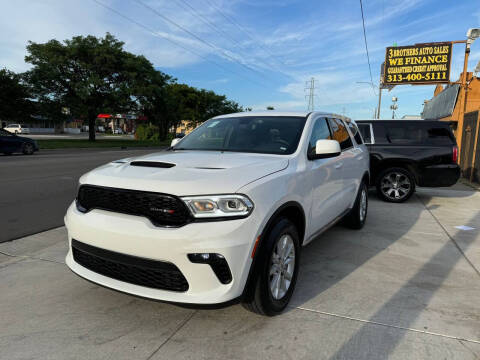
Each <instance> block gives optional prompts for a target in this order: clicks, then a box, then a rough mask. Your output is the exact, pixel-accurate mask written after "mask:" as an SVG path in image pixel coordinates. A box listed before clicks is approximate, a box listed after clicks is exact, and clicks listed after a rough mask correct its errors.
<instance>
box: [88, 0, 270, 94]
mask: <svg viewBox="0 0 480 360" xmlns="http://www.w3.org/2000/svg"><path fill="white" fill-rule="evenodd" d="M92 1H94V2H95V3H97V4H98V5H100V6H102V7H103V8H105V9H107V10H110V11H111V12H113V13H115V14H117V15H118V16H120V17H121V18H123V19H125V20H127V21H129V22H131V23H132V24H135V25H137V26H138V27H141V28H143V29H144V30H146V31H147V32H149V33H150V34H151V35H153V36H156V37H159V38H162V39H164V40H167V41H168V42H170V43H172V44H174V45H175V46H178V47H180V48H182V49H184V50H186V51H188V52H190V53H192V54H194V55H196V56H198V57H199V58H202V59H204V60H206V61H208V62H210V63H212V64H215V65H216V66H218V67H219V68H221V69H223V70H224V71H226V72H230V73H232V74H235V75H237V76H239V77H241V78H243V79H245V80H247V81H250V82H251V83H253V84H255V85H259V86H262V87H265V88H267V87H266V86H265V84H262V83H259V82H257V81H254V80H252V79H250V78H248V77H246V76H244V75H243V74H241V73H238V72H236V71H232V70H231V69H229V68H227V67H225V66H223V65H222V64H220V63H218V62H216V61H214V60H212V59H209V58H208V57H207V56H204V55H201V54H199V53H198V52H196V51H194V50H192V49H190V48H188V47H186V46H183V45H182V44H180V43H178V42H177V41H174V40H172V39H170V38H169V37H168V36H165V35H162V34H159V33H158V32H156V31H155V30H153V29H152V28H149V27H148V26H145V25H144V24H141V23H139V22H138V21H136V20H134V19H132V18H129V17H128V16H126V15H124V14H122V13H121V12H119V11H118V10H116V9H114V8H112V7H110V6H108V5H106V4H104V3H102V2H100V1H99V0H92Z"/></svg>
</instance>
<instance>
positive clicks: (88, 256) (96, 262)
mask: <svg viewBox="0 0 480 360" xmlns="http://www.w3.org/2000/svg"><path fill="white" fill-rule="evenodd" d="M72 252H73V259H74V260H75V262H77V263H79V264H80V265H82V266H83V267H85V268H87V269H89V270H91V271H93V272H96V273H98V274H101V275H104V276H108V277H110V278H113V279H116V280H120V281H125V282H128V283H131V284H135V285H139V286H145V287H149V288H153V289H162V290H171V291H181V292H184V291H187V290H188V282H187V279H185V277H184V276H183V274H182V273H181V271H180V270H179V269H178V268H177V267H176V266H175V265H174V264H171V263H168V262H163V261H156V260H150V259H144V258H139V257H136V256H131V255H125V254H120V253H116V252H114V251H110V250H105V249H100V248H97V247H95V246H91V245H87V244H84V243H81V242H79V241H77V240H72Z"/></svg>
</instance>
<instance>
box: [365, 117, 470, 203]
mask: <svg viewBox="0 0 480 360" xmlns="http://www.w3.org/2000/svg"><path fill="white" fill-rule="evenodd" d="M356 123H357V125H358V128H359V130H360V132H361V134H362V136H363V139H364V141H365V144H366V145H367V146H368V149H369V151H370V173H371V177H370V179H371V185H374V186H376V188H377V193H378V195H379V196H380V197H381V198H382V199H383V200H385V201H390V202H397V203H398V202H403V201H405V200H407V199H408V198H409V197H410V196H412V195H413V193H414V192H415V185H418V186H427V187H439V186H452V185H454V184H455V183H456V182H457V180H458V178H459V177H460V167H459V166H458V165H457V160H458V148H457V144H456V141H455V137H454V136H453V133H452V131H451V129H450V125H449V123H448V122H442V121H426V120H418V121H416V120H357V121H356Z"/></svg>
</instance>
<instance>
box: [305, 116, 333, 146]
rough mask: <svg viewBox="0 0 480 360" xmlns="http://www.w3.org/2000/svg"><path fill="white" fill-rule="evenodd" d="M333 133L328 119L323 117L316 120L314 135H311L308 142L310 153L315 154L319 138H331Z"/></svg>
mask: <svg viewBox="0 0 480 360" xmlns="http://www.w3.org/2000/svg"><path fill="white" fill-rule="evenodd" d="M331 139H332V135H331V134H330V129H329V128H328V124H327V119H325V118H321V119H317V120H315V125H313V130H312V136H310V142H309V143H308V154H309V155H311V154H315V147H316V144H317V140H331Z"/></svg>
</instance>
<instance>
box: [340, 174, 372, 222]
mask: <svg viewBox="0 0 480 360" xmlns="http://www.w3.org/2000/svg"><path fill="white" fill-rule="evenodd" d="M367 212H368V188H367V184H365V182H364V181H362V183H361V184H360V186H359V188H358V193H357V198H356V199H355V204H354V205H353V208H352V210H350V212H349V213H348V214H347V215H346V216H345V225H347V226H348V227H349V228H350V229H356V230H359V229H361V228H363V226H364V225H365V221H366V220H367Z"/></svg>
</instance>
